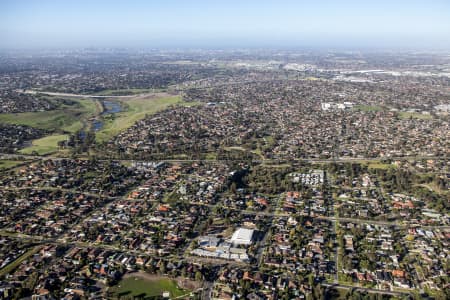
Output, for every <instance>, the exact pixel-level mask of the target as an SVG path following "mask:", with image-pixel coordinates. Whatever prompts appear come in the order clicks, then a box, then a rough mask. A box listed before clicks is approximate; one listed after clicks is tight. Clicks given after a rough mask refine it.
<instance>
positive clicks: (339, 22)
mask: <svg viewBox="0 0 450 300" xmlns="http://www.w3.org/2000/svg"><path fill="white" fill-rule="evenodd" d="M90 46H93V47H104V46H112V47H212V48H214V47H301V46H304V47H315V46H326V47H349V48H350V47H376V48H388V47H402V48H440V49H442V48H447V49H450V0H422V1H420V0H308V1H303V0H292V1H288V0H272V1H269V0H222V1H216V0H160V1H152V0H147V1H144V0H142V1H139V0H123V1H116V0H73V1H69V0H0V48H41V47H59V48H70V47H90Z"/></svg>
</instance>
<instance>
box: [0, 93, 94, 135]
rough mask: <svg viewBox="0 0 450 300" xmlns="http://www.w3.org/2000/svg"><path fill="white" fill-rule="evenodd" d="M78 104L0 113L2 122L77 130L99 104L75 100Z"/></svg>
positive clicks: (51, 129)
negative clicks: (49, 108)
mask: <svg viewBox="0 0 450 300" xmlns="http://www.w3.org/2000/svg"><path fill="white" fill-rule="evenodd" d="M73 101H76V102H78V104H77V105H71V106H69V105H62V106H61V107H59V108H58V109H55V110H50V111H38V112H26V113H16V114H14V113H12V114H0V123H7V124H17V125H27V126H31V127H36V128H40V129H46V130H49V131H57V132H63V131H67V132H76V131H77V130H80V129H82V128H83V121H82V120H83V119H87V118H89V117H91V116H94V115H95V114H96V113H98V112H99V111H98V110H99V109H100V108H99V106H98V105H97V104H96V103H95V101H93V100H88V99H79V100H73Z"/></svg>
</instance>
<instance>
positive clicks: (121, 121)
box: [96, 96, 197, 142]
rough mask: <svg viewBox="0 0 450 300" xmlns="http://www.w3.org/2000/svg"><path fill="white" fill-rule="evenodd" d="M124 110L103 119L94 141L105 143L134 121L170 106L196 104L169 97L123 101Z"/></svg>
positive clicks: (178, 97) (177, 97)
mask: <svg viewBox="0 0 450 300" xmlns="http://www.w3.org/2000/svg"><path fill="white" fill-rule="evenodd" d="M122 103H123V105H124V106H125V110H124V111H123V112H120V113H116V114H114V117H110V116H107V117H105V118H104V123H103V127H102V129H100V130H99V131H98V132H96V139H97V141H99V142H102V141H107V140H109V139H110V138H112V137H113V136H115V135H117V134H119V133H120V132H121V131H123V130H125V129H127V128H129V127H131V126H132V125H133V124H134V123H136V121H138V120H141V119H143V118H144V117H145V115H151V114H154V113H156V112H158V111H160V110H163V109H165V108H167V107H168V106H170V105H174V104H179V105H186V106H188V105H189V106H190V105H196V104H197V103H192V102H183V100H182V99H181V97H180V96H170V97H161V98H152V97H150V98H136V99H131V100H123V101H122Z"/></svg>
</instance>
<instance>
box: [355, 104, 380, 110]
mask: <svg viewBox="0 0 450 300" xmlns="http://www.w3.org/2000/svg"><path fill="white" fill-rule="evenodd" d="M353 108H354V109H356V110H360V111H382V110H384V108H383V107H381V106H377V105H355V106H354V107H353Z"/></svg>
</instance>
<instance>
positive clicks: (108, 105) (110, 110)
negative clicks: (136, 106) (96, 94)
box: [92, 100, 122, 131]
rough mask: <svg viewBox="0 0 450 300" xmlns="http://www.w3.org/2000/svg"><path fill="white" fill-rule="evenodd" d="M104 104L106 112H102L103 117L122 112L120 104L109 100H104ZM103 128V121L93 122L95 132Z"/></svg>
mask: <svg viewBox="0 0 450 300" xmlns="http://www.w3.org/2000/svg"><path fill="white" fill-rule="evenodd" d="M102 104H103V107H104V111H103V112H102V116H104V115H109V114H115V113H119V112H121V111H122V107H121V106H120V103H119V102H113V101H108V100H102ZM102 127H103V121H102V120H94V121H92V129H93V130H94V131H99V130H100V129H102Z"/></svg>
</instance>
